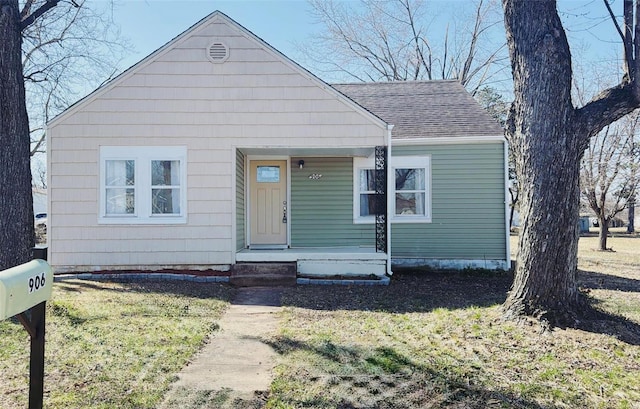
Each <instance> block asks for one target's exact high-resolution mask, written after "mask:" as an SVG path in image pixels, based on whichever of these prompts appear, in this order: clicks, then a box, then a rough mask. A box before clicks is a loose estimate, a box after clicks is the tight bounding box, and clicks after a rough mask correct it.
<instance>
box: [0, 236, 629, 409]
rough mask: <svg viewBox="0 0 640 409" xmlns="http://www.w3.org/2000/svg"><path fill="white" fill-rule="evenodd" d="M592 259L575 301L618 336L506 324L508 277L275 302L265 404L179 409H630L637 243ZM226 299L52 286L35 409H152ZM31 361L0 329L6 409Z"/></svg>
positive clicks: (15, 332) (14, 333)
mask: <svg viewBox="0 0 640 409" xmlns="http://www.w3.org/2000/svg"><path fill="white" fill-rule="evenodd" d="M596 245H597V237H583V238H581V239H580V246H579V248H580V250H579V251H580V262H579V266H580V273H579V281H580V287H581V289H582V290H583V291H584V292H585V293H587V294H588V295H589V297H591V299H592V300H593V303H594V304H595V305H596V306H597V307H599V308H601V309H603V310H604V311H606V312H608V313H610V314H612V315H614V316H621V317H626V319H627V320H626V321H624V320H620V319H617V320H612V321H602V322H596V323H591V324H590V325H589V326H588V327H587V326H585V328H588V330H584V329H572V328H567V329H554V330H553V331H552V332H551V333H548V332H544V331H542V330H541V328H540V327H539V326H538V325H534V324H531V325H516V324H514V323H512V322H504V321H502V320H501V317H500V304H501V303H502V302H503V301H504V299H505V295H506V292H507V291H508V288H509V285H510V283H511V276H510V275H509V274H507V273H483V272H464V273H446V272H431V273H406V274H396V275H394V277H393V278H392V280H391V284H390V285H389V286H388V287H363V286H352V287H344V286H298V287H295V288H289V289H287V290H285V292H284V298H283V303H284V308H283V311H282V321H281V326H280V328H279V330H278V332H277V335H276V336H274V337H271V338H267V339H264V342H266V343H268V344H270V345H271V346H273V348H274V349H275V350H276V351H277V352H278V354H279V361H278V365H277V366H276V368H275V379H274V381H273V382H272V384H271V388H270V390H269V391H266V392H262V393H258V394H256V397H255V399H253V400H250V401H242V400H240V399H237V398H235V397H234V395H233V391H229V390H225V391H217V392H216V391H182V392H184V399H183V401H182V402H181V403H180V406H179V407H180V408H187V407H188V408H238V409H245V408H270V409H276V408H279V409H284V408H327V409H328V408H342V409H348V408H380V409H382V408H576V409H577V408H607V409H608V408H630V409H634V408H636V409H638V408H640V382H638V379H640V238H637V237H613V238H611V239H610V242H609V246H610V247H612V248H613V250H614V251H613V252H598V251H595V250H593V249H594V248H595V247H596ZM514 251H515V249H514ZM232 293H233V290H232V289H231V288H230V287H228V286H225V285H218V284H199V283H190V282H165V283H144V282H140V283H128V284H124V283H123V284H115V283H105V282H91V281H67V282H63V283H56V284H55V287H54V297H53V300H52V301H51V302H49V304H48V307H47V312H48V315H47V319H48V332H47V334H48V335H47V367H46V370H47V375H46V379H45V388H46V396H45V407H46V408H60V409H62V408H65V409H66V408H156V407H159V406H160V407H162V406H161V402H162V401H163V396H164V394H165V393H166V391H167V389H168V387H169V385H170V384H171V382H172V381H173V380H174V379H175V376H176V374H177V372H178V371H179V370H180V369H181V368H182V367H183V366H184V365H185V363H186V362H188V360H189V359H190V358H191V357H192V356H193V354H194V353H195V352H196V351H197V350H198V349H199V348H200V347H201V345H202V344H203V342H205V340H206V337H207V336H208V335H212V336H215V334H216V330H217V325H216V320H217V318H218V317H219V316H220V314H221V313H222V311H223V310H224V308H225V306H226V305H227V301H228V300H229V298H230V297H231V295H232ZM27 360H28V336H27V334H26V332H25V331H24V330H23V329H22V326H21V325H20V324H19V323H17V322H16V321H12V320H6V321H2V322H0V379H2V382H1V383H0V408H3V409H14V408H24V407H26V399H27V376H28V372H27ZM181 396H182V395H181ZM171 409H173V407H171ZM176 409H177V407H176Z"/></svg>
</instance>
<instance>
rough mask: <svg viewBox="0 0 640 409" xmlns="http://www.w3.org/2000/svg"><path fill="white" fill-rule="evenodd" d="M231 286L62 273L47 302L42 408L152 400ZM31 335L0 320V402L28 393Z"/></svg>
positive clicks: (20, 403)
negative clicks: (73, 277)
mask: <svg viewBox="0 0 640 409" xmlns="http://www.w3.org/2000/svg"><path fill="white" fill-rule="evenodd" d="M230 295H231V290H230V289H229V287H225V286H222V285H216V284H196V283H173V282H165V283H157V282H154V283H145V282H140V283H128V284H116V283H106V282H90V281H65V282H61V283H56V284H55V286H54V294H53V299H52V300H51V301H49V302H48V304H47V328H46V331H47V333H46V363H45V370H46V375H45V398H44V406H45V407H47V408H65V409H66V408H105V409H106V408H155V407H157V406H158V404H159V403H160V402H161V400H162V398H163V396H164V394H165V392H166V391H167V389H168V387H169V385H170V384H171V383H172V382H173V381H174V380H175V374H176V373H177V372H178V371H179V370H180V369H181V368H182V367H183V366H184V365H185V364H186V363H187V362H188V360H189V359H190V357H191V356H193V354H194V353H195V352H196V351H197V350H199V349H200V347H201V346H202V345H203V343H204V341H205V339H206V337H207V336H208V335H209V334H210V333H211V332H212V329H213V328H215V326H216V321H217V319H218V318H219V317H220V315H221V313H222V312H223V310H224V309H225V308H226V306H227V305H228V300H229V297H230ZM28 360H29V337H28V335H27V333H26V331H25V330H24V329H23V328H22V325H21V324H20V323H18V322H16V321H13V320H6V321H2V322H0V379H2V380H3V382H2V385H1V386H0V407H2V408H3V409H12V408H24V407H26V406H27V404H26V402H27V399H28Z"/></svg>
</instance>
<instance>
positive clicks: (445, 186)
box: [391, 143, 506, 260]
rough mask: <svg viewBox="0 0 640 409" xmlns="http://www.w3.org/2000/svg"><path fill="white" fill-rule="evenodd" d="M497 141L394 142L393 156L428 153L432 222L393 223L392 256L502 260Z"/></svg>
mask: <svg viewBox="0 0 640 409" xmlns="http://www.w3.org/2000/svg"><path fill="white" fill-rule="evenodd" d="M503 149H504V147H503V144H502V143H490V144H489V143H487V144H469V145H439V146H396V147H393V151H392V155H393V156H406V155H422V154H424V155H431V180H432V192H431V197H432V201H431V203H432V222H431V223H416V224H393V225H392V235H391V237H392V243H391V252H392V256H393V257H397V258H440V259H478V260H482V259H499V260H504V259H505V256H506V255H505V252H506V250H505V249H506V243H505V205H504V203H505V186H504V156H503V155H504V152H503Z"/></svg>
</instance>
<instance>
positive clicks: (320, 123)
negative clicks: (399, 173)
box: [48, 15, 386, 271]
mask: <svg viewBox="0 0 640 409" xmlns="http://www.w3.org/2000/svg"><path fill="white" fill-rule="evenodd" d="M214 40H216V41H222V42H223V43H225V44H226V45H227V46H228V47H229V59H228V60H227V61H226V62H225V63H221V64H215V63H212V62H210V61H209V60H208V59H207V57H206V47H207V46H208V45H209V44H211V43H212V42H213V41H214ZM385 135H386V130H385V126H384V124H383V123H382V121H380V120H378V119H376V118H374V117H373V116H371V115H370V114H369V113H367V112H366V111H364V110H363V109H358V108H357V107H355V105H354V104H353V103H351V101H349V100H348V99H346V98H344V97H342V96H340V95H339V94H337V93H336V92H334V91H332V90H331V89H329V88H327V87H326V86H324V84H322V83H321V82H320V81H318V80H315V79H314V78H313V77H312V76H311V75H309V74H307V73H304V72H303V71H302V70H301V69H299V68H298V67H296V66H295V65H294V64H292V63H291V62H289V61H287V60H286V59H284V58H282V56H281V55H280V54H278V53H276V52H274V51H272V50H271V49H269V48H268V46H266V45H265V44H264V43H262V42H260V41H259V40H258V39H256V38H255V37H253V36H252V35H251V34H250V33H248V32H246V31H245V30H243V29H241V28H239V26H237V25H235V24H233V23H231V22H229V20H228V19H227V18H225V17H223V16H221V15H213V17H212V18H211V19H210V20H207V21H204V22H203V23H201V24H199V25H196V26H194V28H192V29H191V31H189V32H187V33H185V34H184V35H182V36H179V37H178V38H177V39H176V40H175V41H174V42H173V43H171V44H170V45H168V46H167V47H165V48H163V49H161V50H160V51H158V53H156V54H154V55H152V56H151V57H150V58H148V59H146V60H144V61H142V62H141V63H139V64H138V65H137V66H135V67H134V68H132V69H131V70H130V71H129V72H126V73H125V74H123V75H122V76H121V77H119V78H117V79H116V80H114V82H113V83H111V84H108V85H107V86H105V87H104V88H103V89H101V90H98V91H97V92H96V93H94V94H93V95H91V96H90V97H88V98H87V99H85V100H83V101H81V102H80V103H79V104H78V105H76V106H75V107H73V108H71V109H70V110H68V111H67V112H66V113H64V114H62V115H61V116H60V117H58V118H56V119H55V120H54V121H52V123H51V124H50V127H49V129H48V136H49V139H48V148H49V149H50V151H51V154H50V155H49V172H50V184H49V189H50V190H49V194H50V197H51V198H50V201H51V205H50V213H52V215H51V217H50V219H49V223H50V226H49V227H50V239H51V240H50V253H49V254H50V261H51V263H52V265H54V266H56V267H59V269H60V270H65V269H66V270H78V271H82V270H97V269H109V268H144V269H153V268H161V267H164V266H166V265H173V266H193V267H194V268H197V267H199V266H205V267H206V266H210V265H228V264H230V263H231V262H232V261H233V252H234V251H236V249H237V248H239V247H240V245H241V244H243V243H242V242H244V240H245V238H244V236H243V234H242V233H243V231H244V227H243V224H244V220H242V216H241V215H240V213H238V212H239V211H240V209H241V207H242V206H243V203H242V202H241V201H240V199H241V198H240V197H236V201H237V203H236V205H237V206H236V207H235V208H234V207H233V204H232V203H233V201H232V197H231V195H232V192H233V190H234V189H233V187H234V186H235V187H236V194H239V193H240V192H241V191H242V189H241V185H240V182H239V180H240V179H241V175H239V174H238V178H234V176H233V174H234V170H233V169H232V163H233V157H234V155H236V151H235V147H236V146H239V147H242V148H247V149H250V148H265V147H268V148H272V149H273V153H274V154H276V155H280V154H282V153H280V152H278V149H279V148H282V149H287V148H296V147H298V148H314V147H317V148H327V147H330V148H339V147H345V146H346V147H358V146H376V145H381V144H384V141H385ZM101 146H186V147H187V173H188V174H187V190H186V195H187V197H186V199H187V205H186V212H187V218H186V219H187V221H186V223H185V224H179V225H170V226H169V225H164V226H156V225H104V224H99V223H98V218H99V215H98V212H99V203H98V200H99V197H100V194H99V187H98V186H99V178H100V175H99V168H100V165H99V152H100V147H101ZM236 171H237V170H236ZM350 197H351V194H349V195H347V198H350ZM234 217H235V218H236V219H235V223H236V224H237V226H236V229H237V230H236V232H235V236H236V239H237V240H235V241H234V240H233V237H234V234H233V232H232V228H233V224H234V223H232V221H233V220H234V219H233V218H234Z"/></svg>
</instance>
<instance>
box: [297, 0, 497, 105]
mask: <svg viewBox="0 0 640 409" xmlns="http://www.w3.org/2000/svg"><path fill="white" fill-rule="evenodd" d="M310 4H311V6H312V9H313V12H314V15H315V17H316V19H317V21H318V22H320V23H321V24H322V25H323V27H324V31H322V32H321V33H320V34H319V35H318V36H317V39H316V40H317V42H316V44H314V46H313V47H305V48H304V50H305V53H306V55H307V56H308V58H310V59H311V60H312V61H313V63H314V66H316V67H318V69H319V70H321V71H322V72H324V73H325V74H327V75H330V74H336V73H339V74H341V75H342V76H343V77H345V76H346V78H349V79H352V80H356V81H407V80H432V79H457V80H458V81H460V83H462V85H463V86H465V88H466V89H467V90H468V91H469V92H471V93H472V94H475V92H476V91H478V90H479V89H480V88H481V87H482V86H483V85H486V84H487V83H488V81H489V80H491V79H493V77H495V76H496V73H497V72H500V71H501V68H504V67H505V65H506V61H507V56H506V49H505V44H504V41H503V40H502V39H500V40H499V41H498V42H497V43H496V42H495V36H494V37H492V35H494V34H496V33H497V34H498V38H501V37H500V34H502V32H501V31H499V30H497V29H499V28H500V23H501V22H500V17H501V16H500V10H499V4H498V3H497V1H495V0H477V1H474V3H473V15H472V16H468V17H469V18H467V17H466V16H462V14H464V12H463V13H461V15H458V16H457V17H458V18H457V19H456V20H455V21H452V22H451V25H449V24H447V26H446V29H445V30H444V32H438V33H437V34H433V33H432V31H433V30H430V18H431V19H432V18H433V17H434V16H433V14H432V13H433V10H430V9H428V8H427V6H428V5H430V3H428V2H426V1H423V0H382V1H380V0H360V1H358V2H336V1H327V0H311V1H310ZM454 24H455V26H454ZM452 27H453V28H452Z"/></svg>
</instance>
